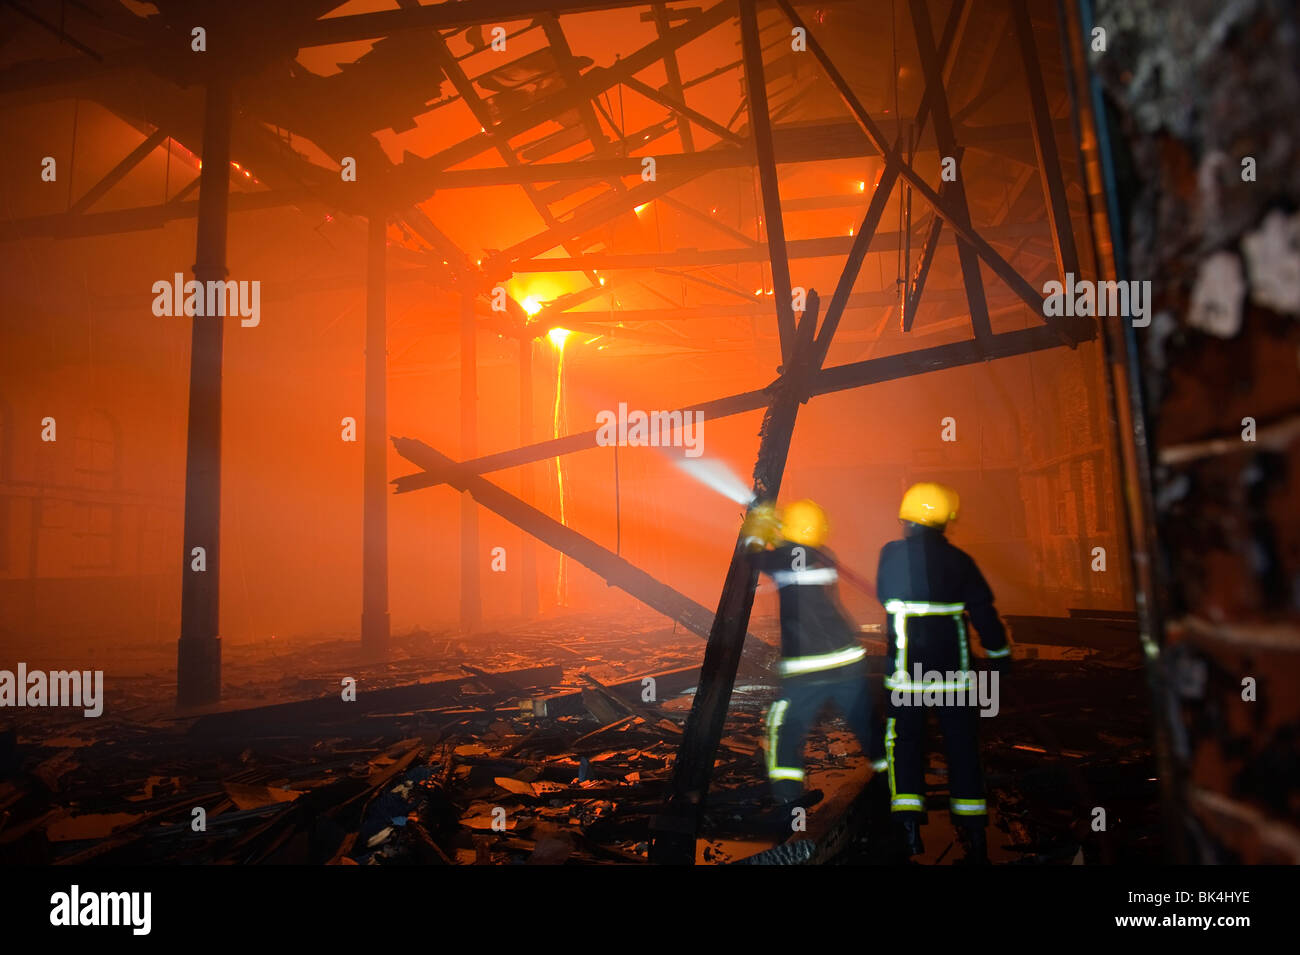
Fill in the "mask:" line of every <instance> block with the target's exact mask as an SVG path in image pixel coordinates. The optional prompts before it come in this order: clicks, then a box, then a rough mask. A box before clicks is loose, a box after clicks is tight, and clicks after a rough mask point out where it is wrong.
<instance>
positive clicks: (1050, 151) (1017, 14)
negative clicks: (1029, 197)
mask: <svg viewBox="0 0 1300 955" xmlns="http://www.w3.org/2000/svg"><path fill="white" fill-rule="evenodd" d="M1011 12H1012V16H1013V17H1014V19H1015V23H1016V37H1017V39H1018V40H1019V41H1020V59H1021V62H1022V63H1023V64H1024V67H1025V82H1026V84H1027V85H1028V87H1029V112H1030V117H1031V119H1032V120H1033V123H1032V128H1033V131H1034V152H1035V154H1036V155H1037V157H1038V173H1039V176H1040V177H1041V178H1042V183H1043V198H1044V201H1045V204H1046V206H1047V220H1048V222H1049V224H1050V225H1051V227H1052V246H1053V249H1054V251H1055V252H1056V266H1057V274H1058V276H1059V277H1060V279H1061V280H1062V281H1065V276H1066V273H1073V274H1074V275H1078V274H1079V250H1078V248H1077V247H1076V246H1075V243H1074V224H1073V223H1072V222H1071V220H1070V201H1069V199H1068V198H1067V197H1066V195H1065V179H1064V177H1063V176H1062V174H1061V155H1060V152H1059V151H1058V150H1057V148H1056V136H1055V134H1054V132H1053V129H1052V111H1051V109H1050V108H1049V107H1048V105H1047V91H1046V89H1045V83H1044V80H1043V67H1042V63H1041V61H1040V60H1039V58H1038V44H1037V43H1036V42H1035V40H1034V23H1033V21H1032V20H1031V19H1030V18H1029V7H1028V6H1026V4H1025V0H1011Z"/></svg>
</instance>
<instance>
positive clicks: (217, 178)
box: [176, 80, 232, 706]
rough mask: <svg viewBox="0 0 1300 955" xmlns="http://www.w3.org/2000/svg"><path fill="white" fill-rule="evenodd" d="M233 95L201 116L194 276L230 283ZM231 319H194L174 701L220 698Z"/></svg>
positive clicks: (220, 91)
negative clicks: (224, 408) (224, 370)
mask: <svg viewBox="0 0 1300 955" xmlns="http://www.w3.org/2000/svg"><path fill="white" fill-rule="evenodd" d="M231 104H232V96H231V91H230V87H229V85H227V84H226V83H225V82H223V81H221V80H217V81H214V82H213V83H211V84H210V85H209V86H208V89H207V96H206V101H205V105H204V116H203V160H204V163H203V172H202V174H201V175H202V186H201V188H200V191H199V218H198V229H197V232H198V238H197V241H196V243H195V254H194V278H195V279H196V280H197V281H198V282H200V283H206V282H209V281H225V279H226V225H227V213H228V212H229V209H228V200H229V196H230V123H231V116H232V108H231ZM224 321H225V319H224V318H222V317H221V316H219V315H195V316H194V318H193V319H192V322H193V325H192V333H191V347H190V407H189V426H188V430H187V433H186V439H185V440H186V445H185V531H184V538H183V541H184V544H183V546H184V553H183V555H182V560H183V564H182V567H183V570H182V572H181V635H180V640H179V643H178V646H177V653H176V702H177V704H178V705H180V706H202V705H205V704H208V703H215V702H217V701H218V700H220V699H221V560H220V552H221V358H222V333H223V330H224V329H223V323H224Z"/></svg>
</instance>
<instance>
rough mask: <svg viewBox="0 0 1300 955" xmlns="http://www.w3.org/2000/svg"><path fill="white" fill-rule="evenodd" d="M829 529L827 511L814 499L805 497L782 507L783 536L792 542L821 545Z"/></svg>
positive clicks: (809, 545)
mask: <svg viewBox="0 0 1300 955" xmlns="http://www.w3.org/2000/svg"><path fill="white" fill-rule="evenodd" d="M829 530H830V528H829V527H828V525H827V523H826V512H825V511H823V510H822V509H821V508H820V507H819V506H818V505H817V504H816V503H815V502H813V501H809V500H807V499H806V498H805V499H804V500H802V501H793V502H791V503H789V504H787V505H786V506H785V507H783V508H782V509H781V536H782V537H784V538H785V539H786V540H788V541H790V542H791V543H792V544H803V545H805V546H807V547H820V546H822V544H824V543H826V534H827V532H828V531H829Z"/></svg>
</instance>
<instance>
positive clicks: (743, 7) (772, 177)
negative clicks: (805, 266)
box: [740, 0, 794, 362]
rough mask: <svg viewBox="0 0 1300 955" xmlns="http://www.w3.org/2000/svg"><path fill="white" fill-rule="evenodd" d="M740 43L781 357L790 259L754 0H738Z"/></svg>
mask: <svg viewBox="0 0 1300 955" xmlns="http://www.w3.org/2000/svg"><path fill="white" fill-rule="evenodd" d="M740 46H741V51H742V53H743V55H744V60H745V97H746V102H747V103H748V105H749V134H750V136H751V137H752V138H753V140H754V151H755V153H757V155H758V183H759V191H760V192H761V193H762V196H763V226H764V229H765V231H766V233H767V250H768V255H769V256H770V257H771V263H770V264H771V268H772V291H773V294H774V296H775V298H776V329H777V333H778V334H779V336H780V339H781V357H782V359H783V360H784V361H787V362H788V361H789V360H790V358H791V349H793V348H794V305H793V303H792V302H791V300H790V260H789V258H788V257H787V256H786V248H785V222H784V220H783V219H782V218H781V188H780V184H779V183H778V181H777V177H776V151H775V150H774V149H773V146H772V119H771V116H770V115H769V114H768V106H767V81H766V79H765V78H764V74H763V45H762V43H761V42H760V40H759V37H758V12H757V9H756V0H741V3H740Z"/></svg>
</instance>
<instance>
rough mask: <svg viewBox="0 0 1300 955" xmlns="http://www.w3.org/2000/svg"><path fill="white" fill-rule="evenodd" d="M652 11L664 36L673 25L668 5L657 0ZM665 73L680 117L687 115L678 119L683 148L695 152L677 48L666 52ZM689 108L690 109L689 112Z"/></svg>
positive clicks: (660, 33)
mask: <svg viewBox="0 0 1300 955" xmlns="http://www.w3.org/2000/svg"><path fill="white" fill-rule="evenodd" d="M650 12H651V15H652V16H653V17H654V21H655V29H656V30H658V31H659V35H660V36H663V35H664V34H665V33H667V32H668V30H669V29H670V26H671V25H670V24H669V22H668V7H667V6H666V5H665V4H664V3H663V2H662V0H657V2H656V3H654V4H653V5H652V6H651V7H650ZM664 75H665V76H667V77H668V88H669V89H670V90H671V91H672V94H673V96H674V97H676V99H677V101H678V103H679V104H680V106H681V108H680V109H679V110H678V114H679V117H685V119H683V118H679V119H678V120H677V133H678V135H679V136H681V139H682V148H683V149H685V150H686V151H687V152H688V153H693V152H695V137H694V136H693V135H692V134H691V124H690V119H691V118H692V117H691V113H693V112H694V111H693V110H690V108H689V107H688V106H686V91H685V90H684V89H683V88H682V70H681V66H680V65H679V64H678V62H677V51H676V50H669V51H668V52H667V53H665V54H664ZM688 110H690V111H689V112H688Z"/></svg>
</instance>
